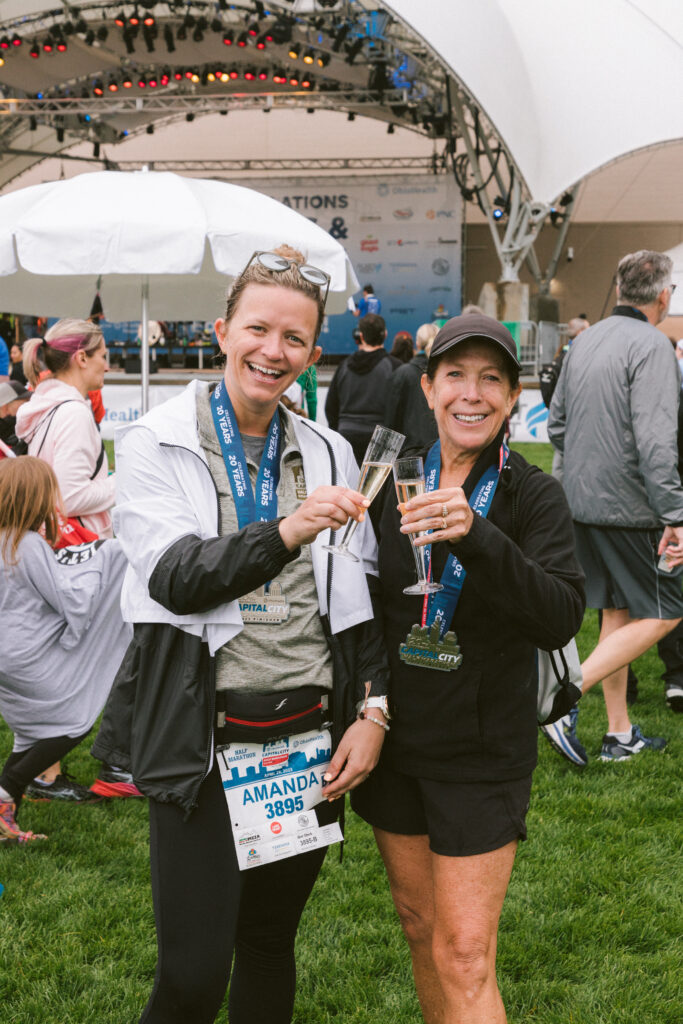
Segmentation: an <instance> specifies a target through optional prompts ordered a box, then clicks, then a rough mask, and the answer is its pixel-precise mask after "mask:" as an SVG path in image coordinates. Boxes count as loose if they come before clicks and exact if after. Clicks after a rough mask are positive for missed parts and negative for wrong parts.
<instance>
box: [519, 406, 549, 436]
mask: <svg viewBox="0 0 683 1024" xmlns="http://www.w3.org/2000/svg"><path fill="white" fill-rule="evenodd" d="M547 422H548V410H547V409H546V407H545V405H544V404H543V402H539V403H538V405H532V406H531V408H530V409H527V410H526V413H525V415H524V425H525V427H526V429H527V430H528V431H529V433H530V434H531V436H532V437H538V428H539V427H540V426H541V424H542V423H547Z"/></svg>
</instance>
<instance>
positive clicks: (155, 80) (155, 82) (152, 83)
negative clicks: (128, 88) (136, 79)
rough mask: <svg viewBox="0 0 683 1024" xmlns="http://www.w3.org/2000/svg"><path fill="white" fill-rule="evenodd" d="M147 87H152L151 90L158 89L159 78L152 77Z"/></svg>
mask: <svg viewBox="0 0 683 1024" xmlns="http://www.w3.org/2000/svg"><path fill="white" fill-rule="evenodd" d="M147 85H148V86H149V87H150V89H156V87H157V86H158V85H159V79H158V78H157V76H156V75H150V77H149V79H148V81H147Z"/></svg>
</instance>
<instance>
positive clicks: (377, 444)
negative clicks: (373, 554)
mask: <svg viewBox="0 0 683 1024" xmlns="http://www.w3.org/2000/svg"><path fill="white" fill-rule="evenodd" d="M405 439H406V438H405V434H399V433H397V431H395V430H389V428H388V427H375V430H374V433H373V435H372V437H371V438H370V444H369V445H368V447H367V449H366V451H365V455H364V456H363V465H362V466H361V468H360V480H359V481H358V487H357V488H356V490H357V491H359V492H360V493H361V494H362V495H363V497H365V498H369V499H370V501H372V500H373V499H374V498H376V497H377V495H378V494H379V492H380V490H381V487H382V484H383V483H384V481H385V480H386V478H387V477H388V476H389V473H390V472H391V467H392V465H393V462H394V459H395V458H396V456H397V455H398V453H399V452H400V450H401V446H402V445H403V442H404V441H405ZM364 511H365V510H364ZM357 526H358V520H356V519H350V520H349V521H348V523H347V524H346V529H345V530H344V536H343V537H342V542H341V544H340V545H339V546H338V547H335V545H334V544H324V545H323V550H324V551H330V552H331V553H332V554H333V555H345V556H346V558H350V559H351V560H352V561H353V562H359V561H360V559H359V558H357V556H356V555H354V554H353V553H352V552H351V551H349V542H350V540H351V538H352V537H353V535H354V533H355V532H356V527H357Z"/></svg>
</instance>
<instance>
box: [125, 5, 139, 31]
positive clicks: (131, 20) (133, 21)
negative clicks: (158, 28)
mask: <svg viewBox="0 0 683 1024" xmlns="http://www.w3.org/2000/svg"><path fill="white" fill-rule="evenodd" d="M128 24H129V25H132V26H133V27H134V28H135V27H136V26H137V25H139V24H140V15H139V14H138V12H137V8H136V9H135V10H134V11H133V13H132V14H131V16H130V18H129V19H128Z"/></svg>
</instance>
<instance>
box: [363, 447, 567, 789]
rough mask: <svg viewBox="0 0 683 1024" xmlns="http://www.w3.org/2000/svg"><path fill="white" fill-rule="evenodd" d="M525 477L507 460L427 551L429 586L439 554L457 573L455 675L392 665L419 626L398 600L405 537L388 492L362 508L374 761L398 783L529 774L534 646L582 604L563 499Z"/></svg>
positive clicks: (550, 637) (405, 576)
mask: <svg viewBox="0 0 683 1024" xmlns="http://www.w3.org/2000/svg"><path fill="white" fill-rule="evenodd" d="M499 445H500V438H498V439H497V440H496V441H495V442H494V443H493V444H492V445H490V446H489V448H487V449H486V450H485V451H484V452H483V453H482V455H481V456H480V458H479V460H478V462H477V464H476V466H475V467H474V468H473V470H472V472H471V473H470V475H469V477H468V479H467V481H466V483H465V487H464V490H465V493H466V494H467V496H468V498H469V497H470V495H471V493H472V491H473V490H474V487H475V485H476V483H477V482H478V480H479V479H480V477H481V475H482V474H483V472H484V470H485V469H486V468H487V467H488V466H489V465H490V464H491V462H492V461H494V460H496V461H497V459H498V451H499ZM426 451H427V449H424V450H423V454H426ZM526 467H527V463H526V462H525V460H524V459H523V458H522V456H521V455H519V454H517V453H516V452H512V453H511V455H510V458H509V460H508V463H507V465H506V466H505V468H504V470H503V472H502V474H501V479H500V482H499V484H498V489H497V490H496V494H495V497H494V499H493V503H492V506H491V509H490V512H489V516H488V518H487V519H481V518H480V517H479V516H475V517H474V522H473V524H472V528H471V530H470V532H469V534H468V535H467V536H466V537H464V538H463V539H462V540H461V541H460V542H459V543H458V544H456V545H452V546H451V545H448V544H446V543H440V544H435V545H433V547H432V553H433V559H434V564H433V574H434V577H435V578H436V579H439V578H440V576H441V573H442V571H443V568H444V565H445V561H446V557H447V555H448V553H449V551H450V550H452V551H454V552H455V553H457V557H458V558H459V559H460V561H461V562H462V565H463V566H464V567H465V569H466V571H467V578H466V580H465V584H464V587H463V591H462V594H461V598H460V602H459V604H458V607H457V610H456V613H455V617H454V620H453V625H452V627H451V628H452V629H454V630H455V632H456V634H457V637H458V643H459V644H460V651H461V654H462V656H463V661H462V664H461V666H460V668H459V669H457V670H455V671H451V672H440V671H435V670H432V669H426V668H420V667H415V666H412V665H406V664H404V662H402V661H401V660H400V658H399V656H398V652H399V645H400V643H401V642H402V641H403V640H405V638H406V635H407V634H408V632H409V631H410V629H411V627H412V626H413V624H414V623H420V621H421V615H422V602H423V599H422V597H414V596H413V597H411V596H407V595H405V594H403V593H402V591H403V588H404V587H405V586H407V585H409V584H410V583H414V582H415V563H414V561H413V556H412V552H411V550H410V542H409V540H408V537H407V536H405V535H401V534H400V533H399V526H400V515H399V512H398V510H397V507H396V496H395V493H394V489H393V486H391V487H389V486H386V487H385V489H384V490H383V492H382V493H381V494H380V496H379V497H378V498H377V499H376V501H375V503H374V504H373V506H372V510H371V515H372V518H373V524H374V526H375V530H376V532H377V535H378V541H379V570H380V584H381V596H380V601H381V605H382V614H383V631H384V637H385V641H386V645H387V652H388V655H389V663H390V666H391V701H392V707H393V715H394V719H393V721H392V723H391V732H390V733H389V734H388V735H387V742H385V744H384V752H383V754H382V757H383V758H386V759H387V760H388V762H389V763H390V764H391V765H392V766H393V767H394V768H396V769H398V770H399V771H402V772H404V773H407V774H409V775H415V776H421V777H424V778H431V779H444V780H447V779H448V780H458V781H463V782H466V781H484V780H489V781H494V780H503V779H515V778H521V777H522V776H524V775H527V774H529V772H531V771H532V770H533V768H534V766H535V764H536V734H537V722H536V697H537V677H536V666H535V658H536V648H537V647H540V648H542V649H544V650H553V649H555V648H557V647H560V646H563V645H564V644H565V643H567V642H568V641H569V640H570V639H571V637H573V636H574V635H575V634H576V632H577V631H578V629H579V627H580V626H581V620H582V616H583V611H584V607H585V598H584V592H583V574H582V572H581V569H580V568H579V565H578V563H577V561H576V558H575V555H574V534H573V529H572V521H571V515H570V512H569V508H568V506H567V502H566V499H565V497H564V492H563V491H562V488H561V486H560V485H559V484H558V483H557V481H556V480H554V479H553V478H552V477H550V476H547V475H546V474H545V473H542V472H540V471H538V472H528V471H527V469H526ZM522 476H523V477H524V479H523V485H522V487H521V488H520V489H519V494H518V514H517V517H516V526H513V520H512V504H513V496H514V494H515V492H516V491H517V486H518V484H519V482H520V478H521V477H522ZM512 536H515V537H516V541H515V540H512V539H511V537H512Z"/></svg>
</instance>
